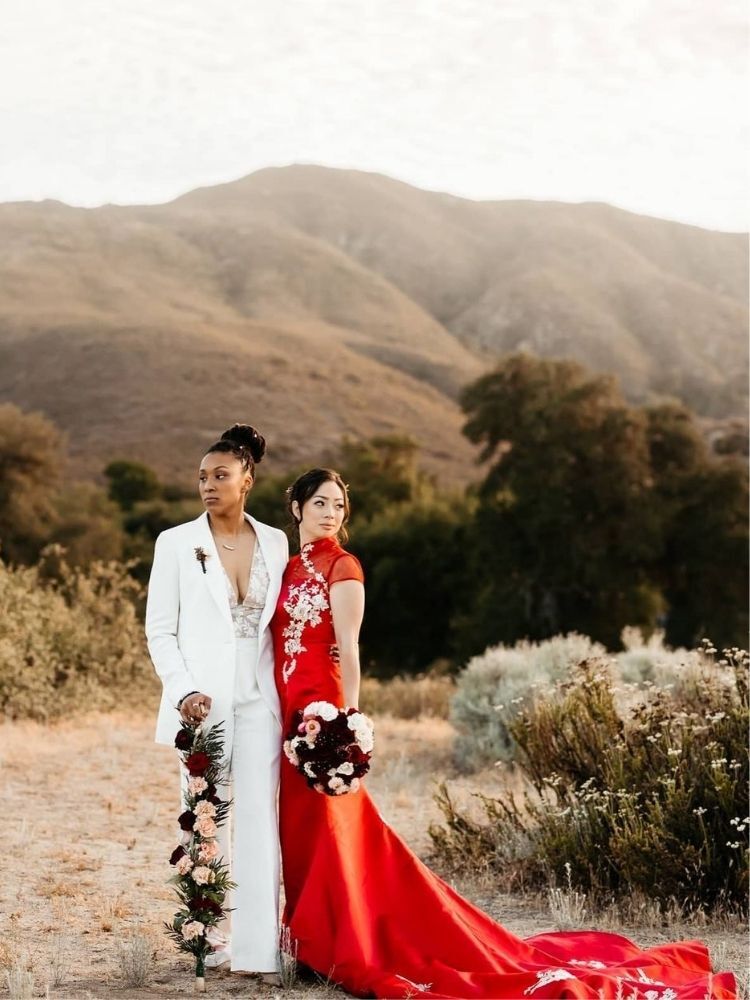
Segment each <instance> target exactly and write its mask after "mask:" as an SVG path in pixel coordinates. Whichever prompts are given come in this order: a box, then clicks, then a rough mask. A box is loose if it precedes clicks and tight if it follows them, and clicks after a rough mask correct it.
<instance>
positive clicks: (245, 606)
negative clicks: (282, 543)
mask: <svg viewBox="0 0 750 1000" xmlns="http://www.w3.org/2000/svg"><path fill="white" fill-rule="evenodd" d="M222 570H223V571H224V580H225V582H226V588H227V597H228V598H229V610H230V613H231V615H232V624H233V626H234V634H235V635H236V636H237V637H238V638H242V639H252V638H254V637H256V636H257V635H258V632H259V629H260V619H261V617H262V615H263V609H264V607H265V604H266V596H267V594H268V587H269V584H270V578H269V575H268V567H267V566H266V562H265V560H264V558H263V550H262V549H261V547H260V546H259V545H258V544H257V542H256V548H255V552H254V553H253V561H252V564H251V566H250V576H249V578H248V586H247V593H246V594H245V598H244V600H243V601H242V603H241V604H238V603H237V598H236V596H235V593H234V587H233V585H232V582H231V580H230V579H229V576H228V574H227V571H226V570H225V569H224V567H223V565H222Z"/></svg>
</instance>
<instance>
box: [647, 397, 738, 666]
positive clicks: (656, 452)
mask: <svg viewBox="0 0 750 1000" xmlns="http://www.w3.org/2000/svg"><path fill="white" fill-rule="evenodd" d="M646 414H647V418H648V440H649V447H650V452H651V465H652V468H653V477H654V501H655V503H656V504H657V505H658V509H659V513H660V515H661V517H662V519H663V533H662V544H661V548H660V551H659V555H658V560H657V563H656V566H655V574H656V576H657V578H658V580H659V583H660V586H661V588H662V589H663V592H664V595H665V597H666V600H667V604H668V611H667V615H666V619H665V625H666V639H667V642H669V643H670V644H672V645H680V646H692V645H695V644H697V643H698V642H699V641H700V640H701V639H702V638H704V637H706V636H707V637H710V638H711V639H712V641H713V642H714V643H716V644H718V645H719V646H720V647H722V646H732V645H738V646H744V644H745V642H746V641H747V629H748V615H747V606H748V594H747V579H748V573H747V569H748V566H747V552H748V528H747V507H748V488H747V473H746V469H745V465H744V463H743V462H742V461H741V460H740V459H739V458H738V457H736V456H728V457H723V458H722V457H716V456H713V455H711V453H710V452H709V450H708V447H707V445H706V442H705V440H704V438H703V437H702V435H701V434H700V432H699V430H698V428H697V426H696V424H695V421H694V419H693V417H692V414H691V413H690V411H689V410H687V409H686V408H685V407H684V406H682V405H681V404H678V403H669V404H665V405H661V406H654V407H650V408H648V409H647V410H646Z"/></svg>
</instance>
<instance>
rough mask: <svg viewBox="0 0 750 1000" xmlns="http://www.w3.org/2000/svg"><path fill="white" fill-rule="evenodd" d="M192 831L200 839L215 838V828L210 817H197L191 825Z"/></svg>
mask: <svg viewBox="0 0 750 1000" xmlns="http://www.w3.org/2000/svg"><path fill="white" fill-rule="evenodd" d="M193 830H194V831H195V832H196V833H198V834H200V836H201V837H215V836H216V831H217V826H216V823H215V822H214V821H213V819H212V818H211V817H210V816H199V817H198V819H196V821H195V824H194V825H193Z"/></svg>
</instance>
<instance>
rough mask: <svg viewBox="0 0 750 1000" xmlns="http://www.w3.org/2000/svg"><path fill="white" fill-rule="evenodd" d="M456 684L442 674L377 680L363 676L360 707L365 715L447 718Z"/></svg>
mask: <svg viewBox="0 0 750 1000" xmlns="http://www.w3.org/2000/svg"><path fill="white" fill-rule="evenodd" d="M454 691H455V684H454V682H453V680H452V679H451V678H450V677H447V676H446V675H444V674H419V675H418V676H416V677H393V678H391V679H390V680H383V681H381V680H378V679H377V678H375V677H363V678H362V686H361V691H360V706H361V708H362V711H363V712H365V713H366V714H367V715H390V716H392V717H393V718H394V719H421V718H436V719H447V718H448V711H449V707H450V702H451V698H452V696H453V692H454Z"/></svg>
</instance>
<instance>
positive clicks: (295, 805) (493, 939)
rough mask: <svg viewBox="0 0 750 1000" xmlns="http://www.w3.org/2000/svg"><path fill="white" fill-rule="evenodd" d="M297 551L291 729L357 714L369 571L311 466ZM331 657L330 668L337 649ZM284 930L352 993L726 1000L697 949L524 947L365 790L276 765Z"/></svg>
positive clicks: (287, 700)
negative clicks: (441, 872)
mask: <svg viewBox="0 0 750 1000" xmlns="http://www.w3.org/2000/svg"><path fill="white" fill-rule="evenodd" d="M288 504H289V509H290V512H291V514H292V516H293V517H294V520H295V522H296V524H297V526H298V528H299V536H300V546H301V547H300V553H299V555H297V556H294V557H292V559H291V560H290V561H289V563H288V565H287V568H286V571H285V573H284V578H283V582H282V586H281V593H280V595H279V600H278V604H277V607H276V613H275V615H274V618H273V621H272V624H271V627H272V630H273V637H274V650H275V660H276V671H275V676H276V684H277V686H278V691H279V698H280V700H281V708H282V716H283V723H284V733H285V734H287V733H289V732H290V731H291V730H292V728H293V717H294V713H295V711H296V710H297V709H301V708H304V707H305V706H306V705H308V704H309V703H310V702H311V701H321V700H323V701H329V702H332V703H333V704H335V705H336V706H337V707H343V706H345V705H346V706H354V707H357V704H358V698H359V657H358V646H357V639H358V635H359V628H360V624H361V622H362V616H363V612H364V586H363V582H364V574H363V573H362V567H361V565H360V563H359V562H358V560H357V559H356V558H355V557H354V556H353V555H351V554H350V553H348V552H346V551H345V550H344V549H343V548H342V547H341V545H340V544H339V541H338V539H339V537H344V538H345V537H346V536H345V529H344V525H345V523H346V521H347V520H348V517H349V500H348V496H347V491H346V486H345V484H344V483H343V482H342V480H341V477H340V476H339V475H338V474H337V473H336V472H334V471H332V470H330V469H313V470H311V471H310V472H307V473H305V474H304V475H303V476H301V477H300V478H299V479H298V480H297V481H296V482H295V483H294V484H293V485H292V486H291V487H290V489H289V491H288ZM334 642H335V643H336V644H337V645H338V647H339V654H338V655H339V662H338V663H336V662H335V661H334V660H333V659H332V658H331V649H330V647H331V644H332V643H334ZM279 818H280V828H281V854H282V862H283V870H284V888H285V893H286V905H285V910H284V924H285V926H286V927H287V928H288V929H289V933H290V935H291V939H292V941H293V942H294V943H295V945H296V948H297V957H298V959H299V961H300V962H302V963H303V964H304V965H306V966H308V967H310V968H312V969H314V970H315V971H316V972H318V973H319V974H320V975H321V976H323V977H326V978H329V979H330V981H331V982H334V983H337V984H339V985H340V986H342V987H343V988H344V989H345V990H348V991H349V992H350V993H352V994H354V995H355V996H360V997H420V998H421V997H454V998H455V997H482V998H526V997H531V998H532V1000H542V998H545V997H572V998H591V1000H609V998H613V1000H614V998H622V1000H705V998H719V1000H729V998H733V997H735V995H736V994H735V983H734V977H733V976H732V974H731V973H720V974H716V975H714V974H712V972H711V966H710V961H709V957H708V953H707V949H706V947H705V945H703V944H701V943H700V942H698V941H689V942H682V943H679V944H670V945H660V946H658V947H655V948H648V949H646V950H645V951H643V950H641V949H640V948H638V947H637V946H636V945H635V944H633V943H632V942H631V941H628V940H627V939H626V938H624V937H621V936H620V935H618V934H610V933H603V932H598V931H572V932H567V933H550V934H539V935H536V936H535V937H532V938H526V939H521V938H518V937H516V936H515V935H513V934H511V933H510V932H509V931H506V930H505V929H504V928H503V927H502V926H501V925H500V924H497V923H495V921H494V920H491V919H490V917H488V916H487V915H486V914H485V913H483V912H482V911H481V910H479V909H477V907H475V906H473V905H472V904H471V903H469V902H468V901H467V900H465V899H463V898H462V897H461V896H459V895H458V893H456V892H454V890H453V889H451V888H450V886H448V885H446V883H445V882H443V881H442V880H441V879H439V878H438V877H437V876H436V875H435V874H434V873H433V872H431V871H430V870H429V869H428V868H427V867H426V866H425V865H424V864H423V863H422V862H421V861H420V860H419V859H418V858H417V857H416V856H415V855H414V854H413V853H412V852H411V851H410V850H409V848H408V847H407V846H406V845H405V844H404V843H403V842H402V841H401V840H400V839H399V837H398V836H397V835H396V834H395V833H394V832H393V830H391V828H390V827H389V826H388V825H387V823H385V822H384V820H383V819H382V817H381V816H380V814H379V813H378V811H377V808H376V807H375V805H374V804H373V802H372V799H371V798H370V796H369V795H368V793H367V791H366V790H365V788H364V787H361V788H360V789H359V791H356V792H349V793H348V794H345V795H340V796H328V795H323V794H320V793H319V792H316V791H314V790H313V789H311V788H309V787H308V785H307V782H306V781H305V779H304V778H303V777H302V775H301V774H300V773H299V772H298V771H297V770H296V768H295V767H294V766H293V765H292V764H291V763H290V762H289V761H288V760H287V759H286V758H282V762H281V790H280V800H279Z"/></svg>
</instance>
